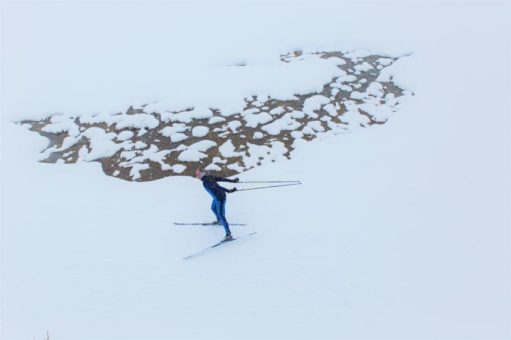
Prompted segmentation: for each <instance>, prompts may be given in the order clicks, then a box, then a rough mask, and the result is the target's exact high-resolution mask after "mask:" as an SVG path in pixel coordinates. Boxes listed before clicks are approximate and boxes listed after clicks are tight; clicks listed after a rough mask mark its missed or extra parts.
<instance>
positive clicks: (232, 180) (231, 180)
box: [213, 177, 240, 183]
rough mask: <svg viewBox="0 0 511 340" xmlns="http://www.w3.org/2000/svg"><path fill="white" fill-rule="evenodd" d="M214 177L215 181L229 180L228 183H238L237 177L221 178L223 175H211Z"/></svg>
mask: <svg viewBox="0 0 511 340" xmlns="http://www.w3.org/2000/svg"><path fill="white" fill-rule="evenodd" d="M213 178H214V179H215V182H229V183H238V182H239V181H240V179H239V178H238V177H236V178H234V179H229V178H223V177H213Z"/></svg>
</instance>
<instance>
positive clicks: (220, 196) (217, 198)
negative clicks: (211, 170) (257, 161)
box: [195, 169, 240, 241]
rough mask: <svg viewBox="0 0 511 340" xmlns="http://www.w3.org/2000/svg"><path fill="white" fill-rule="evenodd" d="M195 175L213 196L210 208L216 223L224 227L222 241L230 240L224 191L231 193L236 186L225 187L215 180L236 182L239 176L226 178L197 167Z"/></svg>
mask: <svg viewBox="0 0 511 340" xmlns="http://www.w3.org/2000/svg"><path fill="white" fill-rule="evenodd" d="M195 176H196V177H197V178H198V179H200V180H201V181H202V185H203V186H204V188H205V189H206V191H207V192H208V193H209V194H210V195H211V196H212V197H213V203H212V204H211V210H213V213H214V214H215V217H216V222H215V223H216V224H222V225H223V226H224V229H225V238H224V239H223V240H222V241H232V240H233V237H232V235H231V230H230V229H229V223H227V220H226V219H225V201H226V199H227V197H226V195H225V193H226V192H228V193H233V192H235V191H236V188H232V189H230V190H229V189H226V188H224V187H221V186H220V185H218V183H217V182H231V183H238V182H239V181H240V180H239V178H235V179H228V178H222V177H215V176H210V175H206V173H205V172H203V171H201V170H200V169H197V170H196V171H195Z"/></svg>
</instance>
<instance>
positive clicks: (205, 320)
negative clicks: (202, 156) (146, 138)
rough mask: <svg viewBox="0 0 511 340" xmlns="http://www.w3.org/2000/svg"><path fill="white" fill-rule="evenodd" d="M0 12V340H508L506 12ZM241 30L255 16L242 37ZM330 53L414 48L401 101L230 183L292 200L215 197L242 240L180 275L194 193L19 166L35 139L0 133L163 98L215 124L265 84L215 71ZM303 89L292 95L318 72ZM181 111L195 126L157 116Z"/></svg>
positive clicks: (158, 7)
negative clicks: (218, 109)
mask: <svg viewBox="0 0 511 340" xmlns="http://www.w3.org/2000/svg"><path fill="white" fill-rule="evenodd" d="M2 11H3V12H4V13H3V15H2V26H3V29H4V31H3V32H2V89H1V91H2V92H1V99H2V121H1V122H2V133H1V137H2V161H1V164H2V167H1V171H2V173H1V217H0V218H1V219H0V221H1V274H2V275H1V306H2V313H1V329H0V332H1V333H0V337H1V338H2V339H9V340H11V339H12V340H17V339H33V338H36V339H40V338H43V337H44V336H45V335H46V332H47V331H48V332H49V334H50V338H51V339H57V340H58V339H78V340H80V339H99V340H101V339H105V340H107V339H108V340H112V339H368V338H370V339H379V338H385V339H418V338H421V339H432V338H435V339H446V340H447V339H454V338H456V339H509V338H511V329H510V323H509V320H510V319H511V290H510V288H509V287H510V282H511V244H510V242H511V234H510V226H511V217H510V214H509V211H510V206H511V178H510V175H509V174H510V173H511V159H510V158H511V140H510V135H511V132H510V128H511V126H510V124H511V122H510V102H509V93H510V92H511V82H510V74H511V68H510V60H511V54H510V45H509V39H508V36H509V30H510V26H509V20H508V19H509V5H507V4H505V3H500V4H499V3H488V4H487V3H482V2H481V3H467V4H466V3H461V2H459V3H451V4H444V3H425V2H417V3H405V2H394V3H390V2H389V3H381V4H380V3H364V4H362V3H349V4H341V3H316V2H314V3H312V2H298V3H290V2H276V3H255V2H249V3H244V4H234V3H216V4H211V5H208V4H201V5H198V4H184V3H173V4H171V3H163V2H155V3H150V4H149V3H131V2H130V3H122V4H121V3H116V2H109V3H103V4H101V3H90V4H89V3H83V2H80V3H63V2H60V3H59V2H57V3H55V2H53V3H44V4H43V3H41V4H36V3H30V2H24V3H20V4H17V3H2ZM254 18H265V19H264V22H263V23H262V24H247V23H253V22H256V21H255V19H254ZM431 18H434V20H433V22H434V24H433V25H432V20H431ZM192 19H193V20H192ZM233 28H235V29H233ZM339 47H340V48H341V49H348V48H353V49H357V52H356V53H353V55H352V57H353V58H357V57H360V56H363V52H361V51H360V48H367V49H369V50H370V51H373V52H377V51H381V52H382V53H389V54H395V53H397V54H399V53H406V52H410V51H413V52H414V54H413V56H412V57H410V58H406V59H407V61H406V63H403V64H401V65H398V63H396V65H392V68H393V70H392V75H394V76H395V77H396V78H399V83H400V85H405V86H406V87H407V88H410V89H413V91H414V93H415V96H414V97H412V98H409V99H407V100H406V102H405V103H403V104H402V107H401V108H400V110H399V112H398V114H397V115H395V116H394V117H393V119H392V120H389V122H388V123H387V124H385V125H382V126H375V127H373V128H371V129H360V130H359V131H357V132H356V133H353V134H346V135H342V136H338V137H336V138H328V139H325V140H317V141H315V142H311V143H306V144H305V143H304V144H303V145H301V147H300V148H299V149H297V150H296V152H295V154H294V156H293V159H292V160H288V161H283V162H282V161H281V162H279V163H272V162H271V160H268V161H267V163H266V164H265V165H264V166H261V167H258V168H255V169H253V170H251V171H249V172H247V173H244V174H243V175H242V176H241V179H242V180H278V179H300V180H301V181H302V182H303V184H302V185H301V186H294V187H288V188H282V189H271V190H254V191H247V192H239V193H234V194H232V195H230V196H229V198H228V203H227V216H228V218H229V219H230V220H231V221H232V222H244V223H248V226H247V227H238V228H234V227H233V232H234V234H235V235H239V234H242V233H247V232H251V231H257V232H258V234H257V235H256V236H254V237H253V238H252V239H249V240H245V241H240V242H239V243H236V242H235V243H232V244H230V245H229V246H227V247H224V248H219V249H216V250H215V251H214V252H211V253H210V254H207V256H206V255H205V256H202V257H200V258H197V259H195V260H193V261H183V260H181V258H182V257H183V256H186V255H189V254H190V253H192V252H194V251H196V250H199V249H201V248H203V247H204V246H207V245H209V244H212V243H214V242H216V241H218V240H219V238H220V237H222V229H221V228H218V227H204V228H202V227H196V228H191V227H190V228H188V227H175V226H173V225H172V223H171V222H172V221H210V220H212V218H213V216H212V214H211V212H210V210H209V205H210V198H209V196H208V195H207V193H205V192H204V190H203V189H202V187H201V185H200V183H199V182H197V180H195V179H192V178H187V177H173V178H166V179H162V180H159V181H153V182H144V183H130V182H126V181H119V180H117V179H115V178H112V177H108V176H105V175H103V174H102V172H101V171H99V170H98V167H99V166H100V165H99V164H96V163H81V164H79V165H74V166H69V165H66V164H44V163H38V162H36V159H37V157H38V152H39V151H40V150H42V149H44V148H45V147H46V144H47V140H46V139H45V138H43V137H41V136H38V135H37V134H34V133H33V132H30V131H28V130H26V129H25V128H24V127H21V126H17V125H15V124H12V123H11V121H13V120H19V119H23V118H25V117H27V116H31V115H35V116H38V115H39V116H44V115H47V114H48V113H52V112H73V111H74V112H75V113H77V114H78V113H83V114H90V113H91V112H118V108H119V107H120V106H122V105H126V106H125V108H127V107H128V106H129V105H131V104H132V103H133V102H137V101H138V102H141V103H143V102H149V101H150V100H149V99H155V100H156V99H158V98H160V97H162V96H164V94H169V93H171V94H173V95H174V99H175V101H173V102H172V103H178V102H180V101H181V102H183V103H186V102H188V101H189V100H190V99H191V98H196V97H198V98H200V100H204V102H205V103H206V102H207V103H209V101H210V100H211V101H212V102H214V101H216V102H217V103H218V104H219V105H220V104H222V103H223V104H226V106H225V107H226V110H227V111H228V110H234V109H236V108H237V104H236V103H232V105H231V104H230V105H227V104H229V98H231V97H230V96H231V95H232V96H233V97H232V98H235V97H236V98H237V96H239V95H240V94H243V93H244V91H245V90H247V89H249V90H253V89H256V88H257V86H255V85H257V84H259V85H260V88H259V91H258V92H257V93H261V98H264V95H265V93H264V86H263V84H264V83H265V82H266V81H268V80H270V81H278V79H277V78H278V77H280V76H282V74H277V75H275V77H274V78H267V79H258V77H257V76H258V75H257V74H254V75H253V77H254V79H253V82H251V83H250V85H247V86H246V87H245V86H240V87H238V85H240V84H239V83H236V82H235V81H233V80H235V79H241V77H240V78H238V76H237V75H233V76H232V77H231V78H229V79H216V81H217V82H214V81H213V79H215V76H214V75H215V71H214V70H215V68H214V67H217V68H224V66H222V65H239V64H243V63H252V64H260V65H261V70H260V71H261V72H259V76H261V78H263V75H264V77H266V76H267V75H268V73H270V72H268V73H265V72H263V71H264V69H265V68H267V67H268V68H270V69H271V68H272V66H271V65H272V62H273V59H272V58H274V57H275V55H279V53H281V52H287V51H289V50H293V49H295V48H303V49H304V50H307V49H309V50H312V51H314V50H335V49H336V48H339ZM290 64H291V63H290ZM41 65H44V67H41ZM183 65H188V67H184V66H183ZM213 66H214V67H213ZM394 66H399V67H396V68H394ZM212 67H213V68H212ZM290 67H291V66H290ZM229 68H230V69H232V70H233V71H232V72H233V74H234V73H236V72H238V70H240V69H243V67H242V66H231V67H229ZM327 69H328V67H327ZM212 70H213V71H212ZM234 70H236V71H234ZM240 72H243V71H240ZM325 73H328V72H325ZM291 75H292V70H290V71H289V74H288V76H291ZM310 76H311V78H310V83H308V84H305V83H304V84H303V86H304V89H305V88H306V87H307V86H309V87H314V85H315V84H316V82H317V81H318V82H319V81H320V80H321V79H319V78H321V77H322V76H323V75H321V74H320V75H314V74H311V75H310ZM316 77H317V78H316ZM244 79H245V78H244ZM224 80H225V81H224ZM348 83H349V82H348V81H347V82H346V83H343V84H348ZM212 84H216V85H215V86H211V85H212ZM227 84H235V85H232V86H231V85H229V86H228V85H227ZM340 86H341V85H340ZM227 88H228V89H229V90H231V89H233V88H239V90H238V91H237V92H236V91H235V93H232V92H229V91H227V90H226V89H227ZM286 90H287V89H286V88H284V87H283V88H282V93H284V94H286V93H285V92H286ZM354 90H356V89H354ZM374 90H375V91H376V90H377V89H374ZM247 91H248V90H247ZM224 92H226V93H227V94H224ZM202 95H204V96H202ZM79 111H81V112H79ZM232 112H233V111H232ZM270 114H271V113H270ZM191 115H200V116H202V117H208V116H209V113H208V112H207V110H204V109H203V110H201V111H197V112H193V113H186V114H183V116H182V117H179V119H178V121H176V122H177V123H180V122H183V123H185V122H186V121H187V120H188V119H191V118H190V117H191ZM93 118H94V117H91V119H93ZM141 118H142V117H141ZM141 121H142V122H143V123H144V124H145V125H146V126H147V128H150V126H152V125H151V124H152V122H151V120H150V119H149V120H143V119H142V120H141ZM141 121H139V122H141ZM54 123H58V122H54ZM60 127H61V128H63V129H66V128H72V125H70V124H68V125H67V126H65V124H63V125H61V126H60ZM313 128H314V126H311V129H313ZM156 129H158V128H156ZM67 131H69V130H67ZM87 133H90V134H94V131H90V132H87ZM173 133H179V132H177V131H174V132H173ZM296 133H297V134H299V132H297V131H296ZM171 135H172V134H169V135H168V136H167V137H166V138H169V137H170V136H171ZM111 136H112V138H113V139H110V137H111ZM116 136H117V134H113V135H108V134H107V135H103V134H98V135H97V136H96V135H94V139H95V140H96V138H97V142H98V143H106V144H108V142H111V141H112V140H115V139H116V138H117V140H119V139H118V137H116ZM162 136H163V137H165V135H163V134H162ZM121 138H122V137H121ZM297 140H298V139H297ZM184 143H185V145H187V144H186V141H184ZM207 147H208V145H198V146H193V144H192V145H188V146H187V149H186V150H185V149H182V150H180V152H186V151H188V150H191V151H193V152H195V153H196V155H197V153H200V152H204V151H205V148H207ZM255 147H258V146H255ZM279 148H282V145H279V144H275V145H274V148H268V149H269V150H268V152H269V151H270V150H271V149H275V150H279ZM148 150H152V149H151V146H148ZM193 152H192V153H193ZM226 152H229V149H228V148H226ZM80 154H81V155H85V156H87V157H92V156H91V155H90V153H89V151H88V150H86V149H85V150H84V151H83V152H81V153H80ZM85 156H84V157H85ZM147 156H148V157H156V159H157V156H155V155H154V154H153V153H151V154H150V155H149V154H148V155H147ZM275 157H278V153H277V154H276V155H275ZM252 161H253V162H256V161H257V159H253V160H252ZM183 166H184V165H181V166H179V165H173V168H176V169H177V170H179V169H180V167H181V170H183V169H182V167H183ZM176 169H174V171H176ZM135 170H136V168H132V171H135Z"/></svg>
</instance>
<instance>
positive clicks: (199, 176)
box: [195, 169, 205, 179]
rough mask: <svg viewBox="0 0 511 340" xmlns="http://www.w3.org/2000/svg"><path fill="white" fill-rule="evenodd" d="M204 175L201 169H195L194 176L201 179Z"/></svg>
mask: <svg viewBox="0 0 511 340" xmlns="http://www.w3.org/2000/svg"><path fill="white" fill-rule="evenodd" d="M204 175H205V173H204V172H203V171H202V170H201V169H197V170H195V177H197V178H198V179H202V177H204Z"/></svg>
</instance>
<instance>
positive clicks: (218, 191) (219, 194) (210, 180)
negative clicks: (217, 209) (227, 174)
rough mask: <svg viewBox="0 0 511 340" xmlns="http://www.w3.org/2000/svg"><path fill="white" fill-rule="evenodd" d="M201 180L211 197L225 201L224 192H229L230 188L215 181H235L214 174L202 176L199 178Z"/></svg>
mask: <svg viewBox="0 0 511 340" xmlns="http://www.w3.org/2000/svg"><path fill="white" fill-rule="evenodd" d="M201 181H202V185H204V188H205V189H206V191H207V192H209V194H210V195H211V196H213V198H215V199H217V200H219V201H225V198H226V196H225V193H226V192H231V190H229V189H226V188H223V187H221V186H219V185H218V183H217V182H231V183H236V181H235V180H232V179H228V178H222V177H215V176H203V177H202V178H201Z"/></svg>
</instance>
